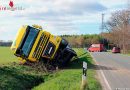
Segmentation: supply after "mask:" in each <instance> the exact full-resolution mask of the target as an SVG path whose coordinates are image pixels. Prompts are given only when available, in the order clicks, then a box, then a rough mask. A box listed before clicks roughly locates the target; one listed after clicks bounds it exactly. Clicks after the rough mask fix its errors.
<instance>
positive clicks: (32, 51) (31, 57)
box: [28, 31, 43, 61]
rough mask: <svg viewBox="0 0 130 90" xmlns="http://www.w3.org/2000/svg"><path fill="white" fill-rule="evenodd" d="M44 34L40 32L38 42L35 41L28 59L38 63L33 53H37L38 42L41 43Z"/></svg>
mask: <svg viewBox="0 0 130 90" xmlns="http://www.w3.org/2000/svg"><path fill="white" fill-rule="evenodd" d="M42 33H43V32H42V31H40V32H39V34H38V36H37V39H36V41H35V43H34V45H33V47H32V49H31V52H30V54H29V57H28V59H29V60H30V61H36V59H35V58H33V53H34V51H35V49H36V46H37V44H38V42H39V40H40V37H41V35H42Z"/></svg>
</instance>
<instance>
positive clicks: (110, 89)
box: [90, 53, 112, 90]
mask: <svg viewBox="0 0 130 90" xmlns="http://www.w3.org/2000/svg"><path fill="white" fill-rule="evenodd" d="M90 55H91V56H92V58H93V60H94V61H95V63H96V65H98V67H99V68H100V70H99V71H100V73H101V75H102V77H103V80H104V82H105V84H106V86H107V88H108V90H112V88H111V87H110V84H109V83H108V81H107V79H106V77H105V75H104V73H103V71H102V70H101V67H100V66H99V64H98V62H97V61H96V59H95V58H94V57H93V55H92V54H91V53H90Z"/></svg>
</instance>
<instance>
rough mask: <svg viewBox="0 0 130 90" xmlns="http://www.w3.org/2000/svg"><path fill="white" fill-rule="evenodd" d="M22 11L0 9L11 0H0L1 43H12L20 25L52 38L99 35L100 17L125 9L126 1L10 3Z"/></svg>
mask: <svg viewBox="0 0 130 90" xmlns="http://www.w3.org/2000/svg"><path fill="white" fill-rule="evenodd" d="M12 1H13V4H14V7H16V8H19V7H22V9H23V10H14V11H11V10H1V9H2V8H1V7H10V6H9V2H10V0H0V40H6V41H7V40H13V39H14V38H15V36H16V33H17V31H18V29H19V28H20V27H21V26H22V25H33V24H37V25H41V26H42V27H43V29H44V30H46V31H48V32H50V33H52V34H54V35H64V34H69V35H71V34H76V35H79V34H99V33H100V32H101V30H100V27H101V15H102V13H104V14H105V17H104V22H106V21H107V20H108V19H109V18H110V16H111V13H113V12H115V11H117V10H122V9H125V8H126V7H127V1H128V0H12Z"/></svg>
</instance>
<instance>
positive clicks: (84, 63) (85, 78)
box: [81, 62, 87, 90]
mask: <svg viewBox="0 0 130 90" xmlns="http://www.w3.org/2000/svg"><path fill="white" fill-rule="evenodd" d="M86 88H87V63H86V62H83V75H82V84H81V90H85V89H86Z"/></svg>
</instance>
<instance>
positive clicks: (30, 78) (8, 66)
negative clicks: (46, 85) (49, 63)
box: [0, 47, 44, 90]
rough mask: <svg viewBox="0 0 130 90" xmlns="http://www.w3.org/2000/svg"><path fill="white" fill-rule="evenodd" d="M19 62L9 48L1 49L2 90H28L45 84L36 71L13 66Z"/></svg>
mask: <svg viewBox="0 0 130 90" xmlns="http://www.w3.org/2000/svg"><path fill="white" fill-rule="evenodd" d="M12 62H18V60H17V58H16V57H15V56H14V55H13V53H11V51H10V48H9V47H0V90H27V89H31V88H32V87H34V86H36V85H38V84H39V83H41V82H44V78H43V76H41V75H40V74H39V73H37V72H36V71H35V70H34V69H32V68H30V67H27V66H22V65H17V64H15V63H14V64H13V63H12Z"/></svg>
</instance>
